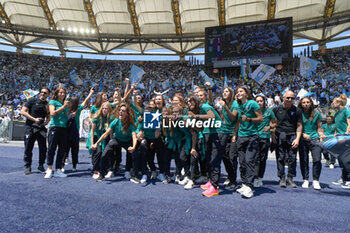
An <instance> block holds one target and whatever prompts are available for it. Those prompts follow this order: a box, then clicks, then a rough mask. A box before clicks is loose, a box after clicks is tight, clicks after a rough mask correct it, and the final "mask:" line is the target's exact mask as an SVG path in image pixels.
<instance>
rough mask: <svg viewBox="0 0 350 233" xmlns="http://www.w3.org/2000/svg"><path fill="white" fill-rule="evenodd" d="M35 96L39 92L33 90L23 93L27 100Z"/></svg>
mask: <svg viewBox="0 0 350 233" xmlns="http://www.w3.org/2000/svg"><path fill="white" fill-rule="evenodd" d="M37 94H39V92H38V91H35V90H32V89H27V90H25V91H23V95H24V96H25V97H26V98H27V99H29V98H31V97H34V96H36V95H37Z"/></svg>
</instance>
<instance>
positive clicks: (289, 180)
mask: <svg viewBox="0 0 350 233" xmlns="http://www.w3.org/2000/svg"><path fill="white" fill-rule="evenodd" d="M287 185H288V186H289V187H291V188H296V187H298V186H297V185H296V184H295V183H294V181H293V178H291V177H288V178H287Z"/></svg>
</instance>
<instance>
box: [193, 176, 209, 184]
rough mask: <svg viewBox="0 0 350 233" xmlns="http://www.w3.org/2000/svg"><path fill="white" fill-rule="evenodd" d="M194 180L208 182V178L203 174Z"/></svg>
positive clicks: (202, 182) (199, 182)
mask: <svg viewBox="0 0 350 233" xmlns="http://www.w3.org/2000/svg"><path fill="white" fill-rule="evenodd" d="M195 182H196V183H198V184H204V183H207V182H208V178H207V177H205V176H200V177H199V178H198V179H197V180H195Z"/></svg>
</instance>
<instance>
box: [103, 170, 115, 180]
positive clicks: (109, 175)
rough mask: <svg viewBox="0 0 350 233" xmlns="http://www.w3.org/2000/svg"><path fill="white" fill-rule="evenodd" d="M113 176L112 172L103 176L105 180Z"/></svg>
mask: <svg viewBox="0 0 350 233" xmlns="http://www.w3.org/2000/svg"><path fill="white" fill-rule="evenodd" d="M113 176H114V174H113V172H112V171H108V172H107V175H106V176H105V178H106V179H109V178H112V177H113Z"/></svg>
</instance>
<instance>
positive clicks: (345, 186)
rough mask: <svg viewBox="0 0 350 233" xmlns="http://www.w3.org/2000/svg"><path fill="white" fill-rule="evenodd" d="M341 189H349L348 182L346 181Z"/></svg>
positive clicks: (349, 184)
mask: <svg viewBox="0 0 350 233" xmlns="http://www.w3.org/2000/svg"><path fill="white" fill-rule="evenodd" d="M341 187H342V188H343V189H350V181H346V182H345V183H344V184H343V185H342V186H341Z"/></svg>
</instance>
